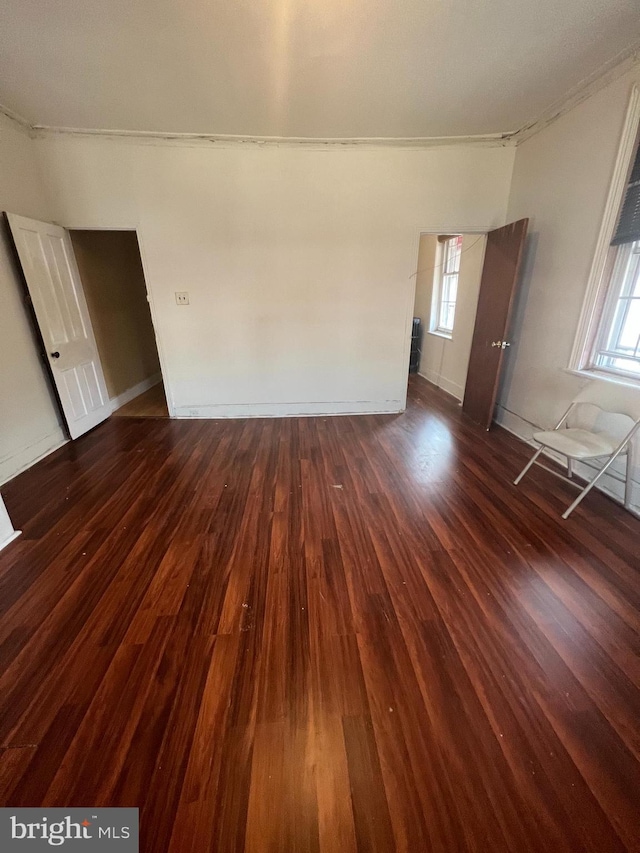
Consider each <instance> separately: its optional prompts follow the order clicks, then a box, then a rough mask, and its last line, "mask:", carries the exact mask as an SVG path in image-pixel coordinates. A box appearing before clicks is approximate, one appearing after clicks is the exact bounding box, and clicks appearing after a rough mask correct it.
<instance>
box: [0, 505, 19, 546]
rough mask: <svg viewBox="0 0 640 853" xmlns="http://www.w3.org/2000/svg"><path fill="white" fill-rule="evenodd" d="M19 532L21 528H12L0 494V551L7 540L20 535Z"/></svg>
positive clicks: (10, 540)
mask: <svg viewBox="0 0 640 853" xmlns="http://www.w3.org/2000/svg"><path fill="white" fill-rule="evenodd" d="M21 532H22V531H21V530H14V528H13V524H12V523H11V519H10V518H9V513H8V512H7V508H6V506H5V505H4V501H3V500H2V496H1V495H0V551H2V549H3V548H5V547H6V546H7V545H8V544H9V542H13V540H14V539H16V538H17V537H18V536H20V533H21Z"/></svg>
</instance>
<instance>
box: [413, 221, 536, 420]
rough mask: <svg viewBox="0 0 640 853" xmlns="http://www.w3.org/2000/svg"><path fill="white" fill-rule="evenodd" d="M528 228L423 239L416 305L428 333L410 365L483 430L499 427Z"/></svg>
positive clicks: (525, 225)
mask: <svg viewBox="0 0 640 853" xmlns="http://www.w3.org/2000/svg"><path fill="white" fill-rule="evenodd" d="M528 226H529V220H528V219H519V220H518V221H517V222H510V223H509V224H508V225H504V226H503V227H502V228H494V229H492V230H487V231H486V232H485V233H482V232H479V233H478V232H476V233H473V232H471V233H464V231H461V232H456V231H448V232H446V233H426V234H421V236H420V245H419V253H418V272H417V276H416V278H417V281H416V299H415V306H414V307H415V312H416V316H417V317H419V318H420V320H421V323H420V326H422V327H423V328H424V334H423V336H422V337H423V343H422V347H421V348H420V349H421V351H420V353H419V356H418V357H416V356H413V358H412V366H413V365H414V364H415V363H416V362H417V364H418V370H417V372H419V373H421V374H422V375H423V376H424V377H425V378H426V379H428V380H429V381H430V382H433V383H435V384H436V385H438V386H439V387H441V388H443V389H444V390H445V391H448V392H449V393H450V394H452V395H453V396H454V397H456V398H457V399H458V400H460V401H461V402H462V409H463V411H464V413H465V414H466V415H467V416H468V417H469V418H470V419H471V420H472V421H474V423H476V424H478V425H479V426H482V427H484V428H485V429H490V427H491V424H492V422H493V418H494V414H495V409H496V402H497V398H498V390H499V387H500V380H501V374H502V370H503V367H504V363H505V356H506V354H507V353H508V352H509V348H510V347H511V344H512V342H511V340H509V338H510V328H511V314H512V308H513V302H514V296H515V292H516V288H517V286H518V279H519V273H520V265H521V261H522V253H523V247H524V243H525V240H526V236H527V230H528ZM415 325H416V324H415V322H414V329H415ZM414 349H415V347H414ZM412 355H413V354H412Z"/></svg>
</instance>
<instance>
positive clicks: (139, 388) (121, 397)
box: [109, 373, 162, 412]
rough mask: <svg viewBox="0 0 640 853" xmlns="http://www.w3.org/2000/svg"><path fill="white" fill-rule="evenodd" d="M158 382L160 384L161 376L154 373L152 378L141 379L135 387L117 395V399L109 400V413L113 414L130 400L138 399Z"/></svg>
mask: <svg viewBox="0 0 640 853" xmlns="http://www.w3.org/2000/svg"><path fill="white" fill-rule="evenodd" d="M160 382H162V374H161V373H154V374H153V376H150V377H149V378H148V379H143V380H142V382H138V384H137V385H133V386H132V387H131V388H127V390H126V391H123V392H122V394H118V396H117V397H111V399H110V400H109V402H110V403H111V411H112V412H115V411H116V409H121V408H122V407H123V406H124V405H126V404H127V403H129V402H131V400H135V398H136V397H139V396H140V394H144V392H145V391H148V390H149V389H150V388H153V387H154V385H158V384H159V383H160Z"/></svg>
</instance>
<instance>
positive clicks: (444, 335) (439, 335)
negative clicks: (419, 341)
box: [427, 329, 453, 341]
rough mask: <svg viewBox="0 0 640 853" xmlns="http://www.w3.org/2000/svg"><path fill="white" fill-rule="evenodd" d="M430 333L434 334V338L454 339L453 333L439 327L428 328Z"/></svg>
mask: <svg viewBox="0 0 640 853" xmlns="http://www.w3.org/2000/svg"><path fill="white" fill-rule="evenodd" d="M427 334H428V335H433V336H434V338H444V340H445V341H452V340H453V334H449V333H448V332H439V331H437V329H428V330H427Z"/></svg>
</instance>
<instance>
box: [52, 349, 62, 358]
mask: <svg viewBox="0 0 640 853" xmlns="http://www.w3.org/2000/svg"><path fill="white" fill-rule="evenodd" d="M51 358H60V353H59V352H58V350H56V351H55V352H52V353H51Z"/></svg>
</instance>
